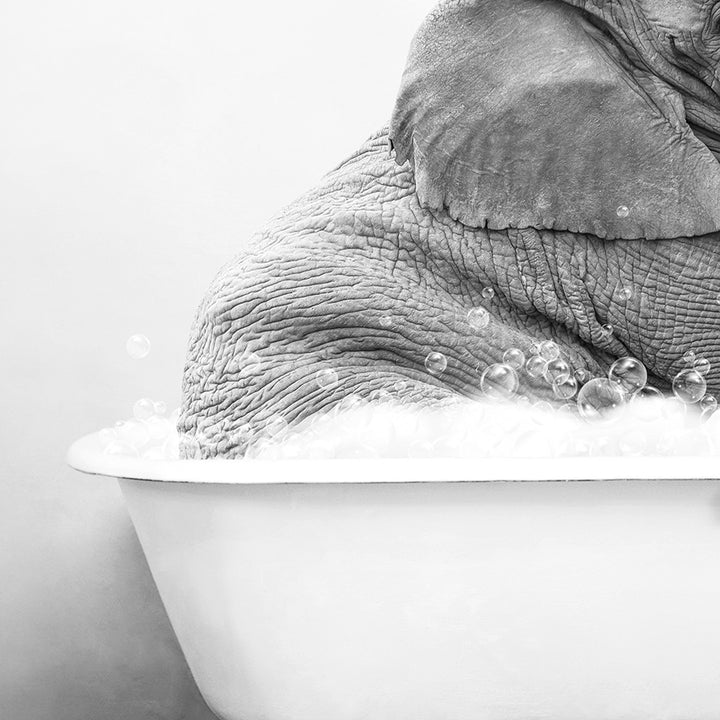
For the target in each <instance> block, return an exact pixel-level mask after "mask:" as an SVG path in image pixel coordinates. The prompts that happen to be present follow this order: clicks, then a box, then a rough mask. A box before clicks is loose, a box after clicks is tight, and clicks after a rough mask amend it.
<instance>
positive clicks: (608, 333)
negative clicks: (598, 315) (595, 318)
mask: <svg viewBox="0 0 720 720" xmlns="http://www.w3.org/2000/svg"><path fill="white" fill-rule="evenodd" d="M600 331H601V333H602V336H603V337H604V338H610V337H612V334H613V333H614V332H615V328H614V327H613V326H612V325H610V323H608V324H607V325H603V326H602V327H601V328H600Z"/></svg>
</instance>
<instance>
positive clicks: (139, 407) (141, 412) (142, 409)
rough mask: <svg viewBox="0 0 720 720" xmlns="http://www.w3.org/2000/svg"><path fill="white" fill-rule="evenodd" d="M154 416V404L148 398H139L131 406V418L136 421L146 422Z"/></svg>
mask: <svg viewBox="0 0 720 720" xmlns="http://www.w3.org/2000/svg"><path fill="white" fill-rule="evenodd" d="M154 414H155V404H154V403H153V401H152V400H150V398H140V400H138V401H137V402H136V403H135V404H134V405H133V416H134V417H135V419H136V420H147V419H148V418H151V417H152V416H153V415H154Z"/></svg>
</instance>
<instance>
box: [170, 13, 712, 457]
mask: <svg viewBox="0 0 720 720" xmlns="http://www.w3.org/2000/svg"><path fill="white" fill-rule="evenodd" d="M499 1H500V0H498V2H499ZM555 4H556V5H559V3H555ZM575 4H577V5H584V6H585V5H586V6H588V7H571V6H570V4H562V5H563V8H567V10H568V11H569V12H571V13H580V14H581V16H582V22H583V23H586V22H587V23H589V22H590V21H589V20H587V17H588V16H590V15H592V14H593V13H595V12H597V13H598V17H597V18H595V20H594V21H593V22H597V23H600V22H603V23H604V25H603V27H604V28H605V30H603V33H604V34H603V37H607V38H608V42H609V43H612V44H613V48H615V50H616V49H617V48H618V47H620V48H622V47H623V45H622V43H626V44H627V43H628V42H629V40H627V39H625V40H623V39H622V38H620V32H619V31H618V30H613V29H607V28H608V27H609V23H608V22H607V21H606V20H602V17H604V13H609V12H611V11H612V13H613V15H612V17H613V18H614V19H613V22H614V23H615V24H618V26H619V27H624V26H622V25H621V23H620V20H618V19H617V6H619V5H620V3H603V2H595V3H592V2H590V0H588V2H587V3H581V2H578V3H572V5H575ZM678 4H679V5H682V6H685V5H687V8H686V9H687V10H688V13H687V14H686V15H682V13H677V12H675V11H674V13H675V15H680V16H681V18H680V19H682V18H684V19H685V20H687V18H688V17H695V16H692V13H691V12H690V11H691V10H697V11H698V13H699V12H701V11H708V12H711V11H712V10H713V9H712V8H709V7H708V5H711V4H708V3H683V2H680V0H678ZM483 5H484V3H478V2H474V3H469V2H465V3H458V2H449V3H445V4H444V5H441V6H440V9H439V10H436V11H435V13H434V14H433V15H432V16H431V18H430V19H429V21H428V24H426V26H425V27H424V28H423V29H422V30H421V31H420V33H419V36H418V37H419V38H420V39H421V41H423V40H422V38H426V39H427V38H428V37H430V38H432V37H433V35H432V29H433V27H432V23H433V22H445V23H446V21H447V19H448V16H449V15H452V13H456V12H458V10H459V11H460V12H461V13H464V12H466V11H468V9H470V10H472V11H473V12H475V11H476V12H479V13H482V12H484V8H483ZM540 5H542V3H540ZM637 5H638V6H642V7H641V9H642V10H643V12H646V15H644V16H643V17H644V19H645V21H646V24H647V26H648V27H649V28H651V29H652V28H657V27H659V25H658V23H659V22H660V21H659V20H656V16H658V17H659V14H660V11H661V10H662V9H663V8H665V9H670V10H671V9H672V6H671V5H670V4H667V5H664V4H663V3H662V2H660V0H648V1H647V2H646V3H639V4H637ZM590 6H592V7H590ZM696 6H697V7H696ZM496 7H497V6H496ZM545 9H546V8H541V10H542V12H544V11H545ZM651 10H652V11H653V13H655V14H652V13H651ZM529 11H532V8H529ZM668 12H669V10H668ZM670 15H672V13H670ZM670 15H666V16H664V17H665V20H664V21H663V22H664V23H665V26H664V27H666V26H669V24H670V23H671V20H673V21H675V20H677V21H678V22H679V19H678V18H675V17H674V16H673V17H670ZM711 15H712V16H713V17H714V15H713V13H712V12H711ZM551 16H552V17H553V18H554V17H555V15H553V14H552V13H551ZM593 17H594V15H593ZM648 18H652V20H653V22H652V23H651V22H650V20H649V19H648ZM554 21H555V20H553V22H554ZM635 22H636V25H637V21H635ZM693 23H694V24H693ZM690 26H691V27H690ZM696 26H698V27H699V25H698V22H697V20H693V21H692V22H690V25H689V26H688V27H690V30H688V33H692V32H694V30H693V28H695V27H696ZM583 27H585V25H583ZM702 27H703V28H705V25H703V26H702ZM593 28H594V29H593V30H592V31H591V32H595V30H596V29H597V28H596V26H595V25H593ZM624 33H625V35H626V36H627V38H629V39H630V40H632V39H633V37H634V36H633V35H632V33H631V31H630V29H628V28H624ZM648 33H649V31H645V34H644V35H643V38H644V39H643V43H639V42H638V43H636V44H637V47H638V50H637V53H640V52H641V50H642V49H643V48H645V47H646V46H648V45H649V44H650V42H651V39H652V38H651V35H649V34H648ZM616 36H617V37H616ZM652 37H653V38H654V36H652ZM657 37H661V33H659V34H658V35H657ZM663 37H664V36H663ZM678 37H680V35H679V34H678ZM687 37H690V35H688V36H687ZM618 38H620V39H618ZM683 38H686V36H685V35H683ZM425 41H426V40H425ZM417 42H418V41H417V40H416V44H417ZM483 42H484V40H480V41H479V45H478V47H477V48H473V47H470V48H468V47H467V46H463V52H464V53H465V54H466V55H468V56H470V55H471V54H472V52H473V51H477V52H482V51H483ZM448 47H449V48H450V49H451V51H452V43H449V44H448ZM615 50H613V52H614V51H615ZM603 52H604V51H603ZM698 52H699V51H698ZM413 53H415V57H418V56H422V52H419V51H418V50H417V47H416V48H415V50H414V51H411V57H410V61H409V63H410V64H409V70H408V71H407V72H406V78H405V80H404V85H403V88H401V91H400V94H399V99H398V107H396V110H395V113H394V115H393V122H392V123H391V125H390V126H389V128H385V129H383V130H381V131H380V132H378V133H377V134H375V135H373V136H372V137H371V138H370V139H369V140H368V141H367V142H366V143H365V144H364V145H363V146H362V148H360V149H359V150H358V152H357V153H355V154H354V155H353V156H352V157H350V158H348V159H347V160H346V161H345V162H343V163H342V164H341V165H340V166H339V167H338V168H337V169H335V170H334V171H332V172H330V173H329V174H328V175H327V176H326V177H325V178H324V179H323V180H322V181H321V183H320V185H319V186H318V187H316V188H315V189H313V190H311V191H310V192H308V193H307V194H306V195H304V196H303V197H301V198H299V199H298V200H297V201H296V202H295V203H294V204H293V205H292V206H290V207H289V208H287V209H286V210H285V211H283V213H282V214H281V215H279V216H278V217H276V218H275V219H274V220H272V221H271V222H270V223H269V224H268V226H267V227H266V228H264V230H262V232H260V233H258V234H257V235H256V236H255V237H254V238H252V240H251V241H250V243H249V245H248V246H247V247H246V248H245V250H244V251H243V252H242V253H241V254H240V255H238V256H237V257H236V258H235V259H234V260H232V261H231V262H230V263H229V264H228V265H227V266H226V267H224V268H223V269H222V270H221V271H220V273H219V274H218V276H217V277H216V278H215V280H214V281H213V283H212V285H211V286H210V288H209V289H208V291H207V294H206V296H205V298H204V300H203V301H202V304H201V306H200V308H199V310H198V312H197V315H196V318H195V322H194V324H193V327H192V330H191V335H190V343H189V348H188V355H187V362H186V367H185V372H184V377H183V402H182V412H181V416H180V420H179V424H178V429H179V431H180V432H181V433H186V434H187V436H189V437H192V438H195V440H196V441H197V442H198V443H199V448H200V451H199V455H200V456H201V457H205V458H212V457H230V458H232V457H241V456H242V455H243V454H244V452H245V450H246V447H247V443H248V440H249V439H250V438H251V437H252V434H253V433H260V432H262V430H263V428H264V427H265V426H266V424H267V422H268V421H273V419H276V416H282V417H283V418H284V419H285V421H287V422H288V423H289V424H290V425H295V424H298V423H300V422H302V421H304V420H307V419H308V418H311V417H312V416H313V415H314V414H315V413H318V412H322V411H324V410H327V409H329V408H331V407H333V406H336V405H337V403H338V402H340V401H341V400H342V399H343V398H345V397H347V396H348V395H351V394H353V393H357V394H359V395H361V396H363V397H370V396H372V393H373V392H374V391H377V390H385V391H387V392H389V393H390V394H391V395H392V394H400V395H402V397H403V398H404V399H406V400H411V401H417V402H423V403H444V402H453V401H455V400H457V399H459V398H466V397H471V398H476V397H480V389H479V384H480V374H481V373H482V371H483V370H484V369H485V368H486V367H487V366H488V365H490V364H492V363H496V362H501V361H502V356H503V353H504V351H505V350H507V349H508V348H511V347H516V348H520V349H521V350H523V351H524V352H525V353H526V354H527V355H529V354H530V352H531V348H532V347H533V345H534V344H536V343H537V342H542V341H544V340H553V341H555V342H556V343H557V344H558V345H559V346H560V349H561V351H562V356H563V358H564V359H565V360H566V361H567V362H568V363H569V365H570V366H571V367H572V368H573V369H574V370H585V371H587V372H588V373H590V375H592V376H599V375H605V374H606V373H607V370H608V368H609V366H610V365H611V364H612V362H613V361H614V360H615V359H616V358H618V357H624V356H628V355H631V356H634V357H637V358H638V359H640V360H641V361H642V362H643V363H644V364H645V366H646V367H647V368H648V372H649V373H650V379H649V382H650V383H651V384H654V385H655V386H656V387H659V388H662V389H666V390H667V389H668V388H669V383H670V382H671V381H672V378H673V377H674V376H675V374H676V373H677V372H678V371H680V370H681V369H682V368H683V367H684V364H683V360H682V355H683V354H684V353H685V352H686V351H687V350H689V349H693V350H695V351H696V352H697V353H698V354H700V355H703V356H704V357H706V358H707V359H708V360H709V361H710V363H711V370H710V373H709V374H708V376H707V378H706V379H707V382H708V392H709V393H718V392H720V303H719V302H718V296H719V294H720V233H718V232H717V231H713V232H709V233H706V234H703V235H693V236H690V237H683V236H678V237H674V236H673V237H669V238H660V239H647V238H645V237H639V238H633V239H623V238H616V239H609V238H603V237H599V236H598V235H597V234H591V233H582V232H573V231H570V230H561V229H557V228H553V227H543V226H542V224H540V223H538V224H537V226H513V225H512V224H511V223H507V226H506V227H495V228H493V227H490V226H488V223H485V224H483V225H481V226H473V225H472V224H471V223H468V222H467V221H465V222H463V221H461V220H460V219H458V217H457V215H458V213H457V212H453V208H452V207H450V205H451V204H452V203H448V204H442V203H441V204H440V205H439V206H433V203H428V202H427V201H426V200H424V199H423V194H422V193H419V192H418V187H419V185H418V177H420V175H419V173H423V172H425V170H423V169H422V168H420V167H418V166H417V165H416V158H415V157H414V156H413V154H412V153H411V152H407V149H406V148H403V147H402V142H403V137H404V138H407V137H409V138H411V140H412V138H413V133H414V132H420V130H422V127H424V126H423V125H422V123H420V122H417V118H418V117H419V116H418V115H417V114H415V108H417V107H422V108H424V109H423V113H424V115H423V117H424V118H425V120H424V122H425V123H426V126H427V127H430V126H431V133H432V136H433V137H434V138H435V141H434V142H435V144H433V145H429V147H431V148H436V147H437V148H439V151H442V150H443V149H446V150H448V154H446V157H450V155H449V152H450V151H449V149H450V148H452V149H453V152H456V153H457V154H458V155H459V159H460V160H461V161H462V163H465V165H467V164H468V163H474V165H473V167H475V168H476V169H477V170H478V172H479V173H480V174H482V172H483V167H482V159H477V158H475V157H473V156H467V155H463V152H467V149H468V148H471V147H472V144H470V145H468V144H467V143H464V142H463V143H460V145H457V146H456V145H455V144H453V142H451V141H454V139H456V138H457V134H456V135H455V136H453V133H452V132H450V131H449V130H448V131H445V130H444V126H447V127H448V128H449V127H451V126H453V122H454V123H456V125H455V126H453V127H457V126H458V125H459V126H467V127H470V129H471V130H472V128H473V127H474V126H473V124H472V123H473V122H476V121H477V122H480V123H481V122H482V117H474V116H472V117H471V118H470V119H468V118H467V117H465V118H463V117H456V118H455V119H454V121H451V120H449V119H448V117H447V115H446V116H445V117H443V116H442V113H440V112H437V111H436V110H435V109H434V108H433V103H432V100H433V96H432V95H431V96H429V97H427V98H425V101H424V102H420V101H418V102H416V103H413V102H410V103H407V102H406V101H407V98H408V97H411V96H412V93H413V92H415V89H416V88H417V87H421V86H422V84H423V82H425V78H427V77H429V76H432V72H430V71H426V69H425V68H422V67H421V68H418V67H412V62H413ZM623 53H624V55H623V58H627V57H629V55H628V54H627V52H626V51H625V50H623ZM649 56H651V57H652V58H654V61H655V62H657V63H660V60H658V59H657V57H656V55H655V54H652V53H649ZM638 57H639V55H638ZM451 60H452V58H450V56H448V57H446V61H447V62H448V63H450V64H452V63H451ZM670 61H671V59H669V60H667V61H663V62H667V63H670ZM453 62H454V61H453ZM623 62H625V60H624V61H623ZM688 62H689V61H688ZM703 63H704V64H703ZM700 64H701V65H702V67H703V68H705V69H707V66H709V65H710V64H711V61H710V60H709V59H704V60H703V61H702V63H700ZM713 67H716V66H713ZM647 71H648V68H647V66H646V65H643V68H642V71H641V74H642V73H647ZM433 72H434V71H433ZM657 72H659V70H658V71H657ZM682 72H685V73H686V74H687V70H683V71H682ZM708 73H709V71H708ZM708 73H706V74H705V75H703V79H702V82H703V83H704V85H703V87H706V88H711V89H712V90H713V92H714V89H713V87H712V86H711V85H710V84H708V83H711V76H710V74H708ZM408 74H409V75H410V76H411V77H410V82H408V80H407V76H408ZM666 74H667V73H666ZM677 77H679V78H681V79H682V76H681V75H678V76H677ZM418 78H420V80H421V81H418ZM668 82H669V81H668V80H667V78H664V79H662V83H663V85H662V87H663V88H665V87H670V85H668V84H667V83H668ZM673 82H676V85H673V86H672V88H671V92H673V93H674V92H676V91H677V89H678V87H680V85H679V82H680V81H679V80H677V78H676V79H675V80H674V81H673ZM408 88H410V90H408ZM698 88H699V85H698V86H697V87H695V86H693V88H692V92H693V95H692V97H694V98H696V101H697V102H698V103H700V102H701V101H702V99H703V97H704V96H703V95H702V93H701V92H700V90H699V89H698ZM463 92H465V91H463ZM663 92H665V90H663ZM669 92H670V91H669ZM713 97H714V96H713ZM410 105H412V108H413V112H412V113H410V115H409V116H408V117H410V119H409V120H407V118H406V117H405V115H403V113H404V110H405V108H407V107H409V106H410ZM465 107H467V105H465ZM714 112H715V110H714V107H710V109H709V110H708V111H707V112H706V113H705V114H702V113H697V118H699V119H698V120H697V122H698V123H700V122H701V120H702V118H704V120H702V122H706V124H707V123H709V121H708V118H711V117H713V113H714ZM701 116H702V117H701ZM398 117H401V118H402V119H403V122H405V120H407V122H405V124H404V125H403V128H404V129H403V132H401V133H398V125H399V124H402V123H399V121H398ZM688 117H689V113H688ZM470 120H472V122H470ZM688 121H689V120H688ZM413 123H415V124H414V125H413ZM541 124H542V123H541ZM703 127H704V126H703ZM714 127H717V128H719V129H720V123H718V124H717V125H712V124H711V127H710V130H712V129H713V128H714ZM418 128H419V129H418ZM683 132H684V131H683ZM403 133H404V134H403ZM400 136H402V137H400ZM398 140H399V141H398ZM693 142H694V138H693ZM443 143H446V144H445V145H444V144H443ZM707 147H709V146H705V145H703V148H705V149H707ZM458 148H460V149H458ZM711 149H712V148H711ZM709 157H713V156H712V155H709ZM703 158H705V156H703ZM596 162H598V163H602V162H603V159H602V157H599V158H597V159H596ZM703 162H706V159H703ZM465 165H463V167H465ZM670 170H671V171H672V172H677V173H682V172H685V170H684V169H683V167H679V166H678V167H672V168H670ZM693 172H695V170H693ZM477 174H478V173H477V172H474V173H473V174H472V175H471V177H473V178H474V177H475V176H476V175H477ZM435 177H440V176H439V175H436V176H435ZM454 177H455V180H454V182H455V185H452V186H449V187H450V191H451V192H454V193H455V195H454V196H453V197H455V198H463V197H466V196H468V195H467V193H465V194H463V192H464V191H465V190H466V188H463V187H462V179H463V177H464V176H463V175H462V174H460V175H456V176H454ZM538 177H540V178H541V179H542V176H541V175H538ZM698 177H700V178H701V179H702V175H698ZM421 179H422V182H423V183H424V184H426V185H427V183H428V182H432V177H430V178H429V180H428V177H427V176H422V178H421ZM600 190H602V188H600ZM648 197H649V198H650V200H649V201H648V202H651V201H652V197H651V195H648ZM592 202H594V199H592V198H591V203H590V205H588V207H590V206H591V205H592ZM718 206H719V207H720V203H718ZM455 209H457V207H456V208H455ZM650 210H652V208H650ZM648 212H650V211H648ZM553 217H559V215H555V216H553ZM648 217H651V216H650V215H648ZM651 220H652V218H651ZM655 226H656V227H658V228H660V229H662V224H661V223H656V225H655ZM489 289H490V290H491V291H492V292H489ZM477 307H484V308H486V309H487V310H488V311H489V312H490V314H491V319H490V322H489V324H488V325H487V327H484V328H479V329H478V328H476V327H473V326H472V325H471V324H470V322H469V321H468V312H469V311H470V310H472V309H473V308H477ZM608 325H610V326H612V332H611V333H609V332H607V330H606V326H608ZM431 352H440V353H443V354H444V355H445V356H446V358H447V363H448V364H447V368H446V370H445V371H444V372H442V373H440V374H432V373H430V372H429V371H428V370H427V369H426V367H425V359H426V357H427V355H428V353H431ZM328 368H332V369H333V370H335V371H336V372H337V375H338V383H337V385H336V386H334V387H321V386H320V385H319V384H318V383H317V382H316V381H315V377H316V373H318V371H320V370H323V369H328ZM519 376H520V378H519V379H520V390H519V392H520V394H522V395H525V396H527V397H530V398H538V399H547V400H552V399H553V393H552V388H551V387H550V386H549V384H548V383H547V382H546V381H545V380H538V379H533V378H531V377H530V376H529V375H528V374H526V373H524V372H520V373H519ZM181 452H183V453H185V454H186V455H188V454H194V455H195V456H197V453H196V452H193V453H189V452H188V451H187V449H185V450H183V446H181Z"/></svg>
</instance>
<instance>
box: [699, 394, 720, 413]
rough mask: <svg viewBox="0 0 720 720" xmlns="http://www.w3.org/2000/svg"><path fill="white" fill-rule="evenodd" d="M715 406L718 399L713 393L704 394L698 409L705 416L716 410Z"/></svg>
mask: <svg viewBox="0 0 720 720" xmlns="http://www.w3.org/2000/svg"><path fill="white" fill-rule="evenodd" d="M717 407H718V401H717V399H716V398H715V396H714V395H705V396H704V397H703V399H702V400H700V409H701V410H702V414H703V415H704V416H705V417H708V416H710V415H712V414H713V413H714V412H715V411H716V410H717Z"/></svg>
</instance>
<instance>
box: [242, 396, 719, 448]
mask: <svg viewBox="0 0 720 720" xmlns="http://www.w3.org/2000/svg"><path fill="white" fill-rule="evenodd" d="M349 397H350V398H351V400H350V401H349V402H347V403H345V404H344V405H343V407H342V408H339V409H338V408H335V409H334V410H332V411H330V412H327V413H324V414H319V415H316V416H314V418H313V419H312V420H311V421H308V422H305V423H303V424H302V425H301V426H298V427H297V428H294V429H293V430H292V431H287V432H286V433H285V434H284V436H283V437H282V438H279V439H276V440H272V439H270V438H268V437H264V438H262V439H261V440H260V441H258V442H256V443H253V444H251V445H250V448H249V450H248V452H247V454H246V456H245V457H247V458H251V459H264V460H274V459H298V458H401V457H409V458H413V457H415V458H418V457H422V458H426V457H427V458H430V457H460V458H462V457H478V458H490V457H497V458H503V457H527V458H533V457H538V458H543V457H544V458H548V457H588V456H618V455H619V456H643V455H660V456H673V455H675V456H687V455H693V456H698V455H720V414H716V415H714V416H713V417H711V418H710V419H709V420H707V421H706V422H702V421H701V420H700V419H699V415H698V414H695V413H687V412H686V409H685V408H686V406H685V405H684V404H683V403H682V402H680V401H679V400H677V399H675V398H669V399H668V398H666V399H663V400H661V401H660V402H659V406H658V402H657V400H656V399H653V398H651V399H649V400H648V399H641V400H638V401H636V402H634V403H628V404H625V405H623V406H621V407H619V408H618V409H617V410H616V412H615V413H614V414H613V416H612V419H611V420H609V419H606V420H605V421H604V422H602V423H588V422H587V421H585V420H584V419H582V418H580V417H579V416H578V415H577V414H575V413H568V412H563V411H562V410H560V409H558V408H557V407H555V406H553V405H551V404H550V403H547V402H540V403H536V404H534V405H531V404H529V403H527V404H525V403H522V402H520V403H499V404H498V403H490V402H487V401H470V400H462V401H457V402H455V403H453V404H448V405H446V406H434V407H428V406H422V405H417V404H416V405H413V404H402V403H398V402H397V401H396V399H394V398H393V399H390V400H386V401H385V402H379V403H378V402H370V401H368V400H367V399H363V398H360V397H358V396H349Z"/></svg>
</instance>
